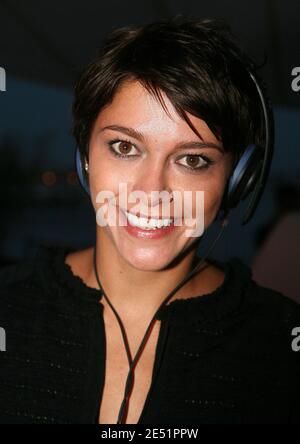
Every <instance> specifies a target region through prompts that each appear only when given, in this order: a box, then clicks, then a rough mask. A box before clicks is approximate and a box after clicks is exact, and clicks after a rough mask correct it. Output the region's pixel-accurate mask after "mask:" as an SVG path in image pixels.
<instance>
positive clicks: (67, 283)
mask: <svg viewBox="0 0 300 444" xmlns="http://www.w3.org/2000/svg"><path fill="white" fill-rule="evenodd" d="M67 252H68V250H67V249H63V248H60V247H45V246H41V247H40V248H39V251H38V254H37V255H36V257H35V258H34V259H31V260H26V261H25V260H24V261H22V262H21V263H19V264H17V265H13V266H9V267H6V268H4V269H2V270H1V272H0V327H2V328H4V329H5V331H6V351H5V352H1V353H0V364H1V365H0V423H4V424H8V423H18V424H20V423H50V424H51V423H52V424H54V423H55V424H70V423H71V424H95V423H97V422H98V415H99V406H100V403H101V396H102V392H103V387H104V376H105V362H106V342H105V325H104V320H103V309H104V306H103V305H102V303H101V298H102V295H101V293H100V291H98V290H96V289H93V288H90V287H87V286H86V284H85V283H84V282H83V281H82V280H81V279H80V278H79V277H78V276H74V274H73V273H72V270H71V268H70V267H69V266H68V265H67V264H66V263H65V262H64V259H65V256H66V254H67ZM210 262H213V263H215V264H217V265H219V266H220V267H222V268H223V269H224V270H225V272H226V276H225V280H224V282H223V284H222V285H221V286H220V287H219V288H217V289H216V290H215V291H214V292H212V293H210V294H207V295H204V296H198V297H191V298H189V299H185V300H173V301H172V302H171V303H170V305H169V306H165V307H164V308H163V309H162V310H161V311H160V313H159V315H158V316H157V319H160V320H161V321H162V323H161V329H160V334H159V340H158V344H157V349H156V356H155V363H154V370H153V378H152V384H151V388H150V390H149V393H148V396H147V399H146V402H145V405H144V408H143V411H142V414H141V417H140V419H139V423H140V424H208V423H215V424H216V423H217V424H221V423H223V424H224V423H230V424H234V423H235V424H246V423H251V424H258V423H264V424H266V423H268V424H275V423H281V424H282V423H284V424H287V423H293V424H295V423H297V424H299V423H300V352H296V351H293V348H292V341H293V339H294V337H293V336H292V330H293V329H294V328H295V327H300V305H298V304H296V303H295V302H293V301H291V300H289V299H288V298H287V297H285V296H283V295H282V294H280V293H278V292H275V291H274V290H270V289H267V288H264V287H261V286H258V285H257V284H256V283H255V282H254V281H253V280H252V278H251V270H250V268H248V266H246V265H245V264H244V263H243V262H242V261H241V260H240V259H238V258H232V259H231V260H229V261H228V262H221V261H217V260H215V259H210ZM99 301H100V303H99ZM149 322H150V320H149ZM116 421H117V418H116Z"/></svg>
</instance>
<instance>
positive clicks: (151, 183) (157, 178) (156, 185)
mask: <svg viewBox="0 0 300 444" xmlns="http://www.w3.org/2000/svg"><path fill="white" fill-rule="evenodd" d="M133 185H134V189H133V190H132V191H139V192H140V191H141V192H143V194H144V195H145V197H146V198H147V202H145V205H146V204H149V205H150V204H151V206H153V207H155V206H157V205H159V203H160V202H161V199H159V194H160V193H164V194H166V193H167V194H166V198H164V201H165V202H166V200H165V199H167V202H166V203H169V202H170V203H171V202H172V201H173V200H174V197H173V194H172V188H171V187H170V183H169V180H168V177H167V171H166V168H165V166H163V165H158V164H157V163H155V164H153V166H152V167H151V168H149V166H148V168H147V169H141V170H140V171H139V175H138V177H137V178H136V180H135V181H134V183H133ZM153 192H155V193H154V194H153Z"/></svg>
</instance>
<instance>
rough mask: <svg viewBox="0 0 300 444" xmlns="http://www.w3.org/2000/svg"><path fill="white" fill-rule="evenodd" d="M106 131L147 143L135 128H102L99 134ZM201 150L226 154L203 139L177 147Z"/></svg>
mask: <svg viewBox="0 0 300 444" xmlns="http://www.w3.org/2000/svg"><path fill="white" fill-rule="evenodd" d="M105 130H112V131H118V132H119V133H123V134H126V135H127V136H130V137H133V138H134V139H136V140H139V141H140V142H142V143H146V138H145V136H144V135H143V133H141V132H140V131H137V130H135V129H134V128H127V127H125V126H120V125H108V126H105V127H104V128H101V130H100V131H99V132H103V131H105ZM187 148H190V149H197V148H198V149H199V148H215V149H217V150H219V151H221V152H222V153H224V149H223V148H222V146H220V145H217V144H215V143H212V142H205V141H204V140H203V139H202V142H196V141H190V142H188V141H187V142H179V143H177V144H176V145H175V150H179V149H187Z"/></svg>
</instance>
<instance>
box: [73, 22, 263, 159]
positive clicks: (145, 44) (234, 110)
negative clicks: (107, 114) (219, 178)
mask: <svg viewBox="0 0 300 444" xmlns="http://www.w3.org/2000/svg"><path fill="white" fill-rule="evenodd" d="M248 69H251V70H252V72H254V73H256V70H257V65H256V64H255V63H254V61H253V60H251V59H250V57H249V56H248V55H246V53H245V52H244V51H243V50H242V49H241V47H240V46H239V45H238V43H237V42H236V40H235V37H234V36H233V34H232V32H231V29H230V27H229V26H228V25H227V24H226V23H225V22H224V21H221V20H216V19H196V18H189V17H185V16H184V15H182V14H180V15H177V16H175V17H173V18H171V19H165V20H160V21H156V22H153V23H150V24H147V25H144V26H138V25H130V26H126V27H122V28H118V29H115V30H114V31H112V32H111V33H110V34H109V35H108V36H107V38H106V39H105V40H104V42H103V44H102V46H101V47H100V51H99V54H98V56H97V57H96V59H95V60H94V61H93V62H92V63H90V64H89V65H88V66H87V67H86V68H85V69H84V70H83V72H82V73H81V75H80V77H79V80H78V82H77V84H76V87H75V99H74V103H73V108H72V111H73V126H72V133H73V135H74V137H75V139H76V142H77V145H78V146H79V149H80V152H81V156H82V157H83V156H85V157H86V158H87V159H88V158H89V155H88V154H89V153H88V145H89V139H90V134H91V130H92V128H93V124H94V122H95V120H96V118H97V116H98V114H99V112H100V111H101V110H102V109H103V108H104V107H105V106H106V105H108V104H109V103H111V102H112V100H113V97H114V95H115V93H116V92H117V89H118V88H119V87H120V86H121V85H122V84H123V83H124V82H126V81H128V80H139V81H140V82H141V84H142V85H143V86H144V87H145V88H146V89H147V90H148V92H150V93H151V94H152V95H153V96H154V97H156V98H157V99H158V100H159V101H160V103H161V104H162V106H163V107H164V109H166V108H165V106H164V102H163V98H162V96H161V94H160V90H161V91H163V92H164V93H165V94H166V95H167V97H168V98H169V100H170V101H171V103H172V104H173V106H174V108H175V109H176V111H177V112H178V114H179V115H180V116H181V117H182V118H184V119H185V120H186V121H187V123H188V124H189V125H190V127H191V128H192V129H193V130H194V131H195V132H196V134H197V131H196V129H195V128H194V127H193V125H192V123H191V122H190V120H189V119H188V116H187V115H186V111H187V112H189V113H191V114H192V115H194V116H196V117H199V118H201V119H203V120H204V121H205V122H206V123H207V125H208V126H209V128H210V129H211V131H212V132H213V133H214V134H215V135H216V136H217V137H218V139H221V140H222V142H223V146H224V149H225V150H226V151H231V152H233V153H234V154H235V158H236V159H238V158H239V156H240V155H241V154H242V152H243V151H244V149H245V148H246V147H247V146H248V145H249V144H250V143H259V142H260V140H261V138H262V137H263V133H262V132H263V128H262V112H261V105H260V101H259V96H258V93H257V90H256V87H255V85H254V82H253V81H252V79H251V78H250V75H249V72H248Z"/></svg>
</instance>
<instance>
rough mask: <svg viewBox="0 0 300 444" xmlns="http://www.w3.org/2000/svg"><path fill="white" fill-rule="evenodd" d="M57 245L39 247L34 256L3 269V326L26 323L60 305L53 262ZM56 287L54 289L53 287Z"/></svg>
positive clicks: (0, 312)
mask: <svg viewBox="0 0 300 444" xmlns="http://www.w3.org/2000/svg"><path fill="white" fill-rule="evenodd" d="M57 251H60V250H59V249H58V248H57V247H46V246H43V245H41V246H39V247H38V249H37V251H36V253H35V255H34V257H32V258H28V259H23V260H21V261H19V262H17V263H15V264H13V265H8V266H5V267H2V268H0V325H1V326H2V327H3V326H4V325H3V324H5V325H6V324H7V323H16V322H18V320H21V319H22V323H23V322H27V321H26V320H28V319H33V317H34V318H36V317H37V316H38V313H39V312H41V311H43V310H45V308H46V307H49V304H51V305H52V306H53V305H57V304H58V301H59V294H60V292H59V291H56V290H57V288H58V285H59V284H58V283H57V282H56V280H55V279H54V278H53V271H52V267H51V264H52V262H53V260H54V259H55V252H57ZM54 287H55V288H54Z"/></svg>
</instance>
